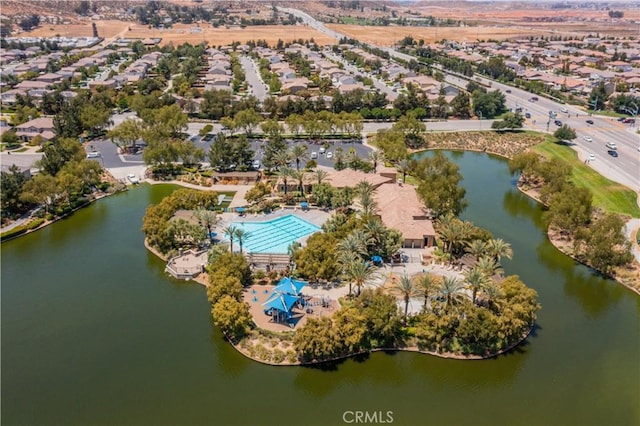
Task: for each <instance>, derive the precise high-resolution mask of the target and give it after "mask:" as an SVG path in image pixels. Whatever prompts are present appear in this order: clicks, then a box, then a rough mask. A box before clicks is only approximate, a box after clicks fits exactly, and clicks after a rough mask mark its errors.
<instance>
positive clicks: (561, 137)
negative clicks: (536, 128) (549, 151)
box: [553, 124, 577, 142]
mask: <svg viewBox="0 0 640 426" xmlns="http://www.w3.org/2000/svg"><path fill="white" fill-rule="evenodd" d="M553 136H554V137H555V138H556V139H558V141H559V142H560V141H572V140H574V139H575V138H576V137H577V135H576V131H575V130H573V129H572V128H571V127H569V126H567V125H566V124H563V125H562V126H561V127H559V128H558V129H557V130H556V131H555V132H554V133H553Z"/></svg>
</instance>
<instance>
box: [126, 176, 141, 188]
mask: <svg viewBox="0 0 640 426" xmlns="http://www.w3.org/2000/svg"><path fill="white" fill-rule="evenodd" d="M127 179H128V180H129V182H131V183H132V184H134V185H137V184H139V183H140V179H138V178H137V177H136V175H134V174H131V175H127Z"/></svg>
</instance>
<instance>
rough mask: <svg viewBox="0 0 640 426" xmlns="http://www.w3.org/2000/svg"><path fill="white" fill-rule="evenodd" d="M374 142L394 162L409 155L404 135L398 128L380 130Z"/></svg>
mask: <svg viewBox="0 0 640 426" xmlns="http://www.w3.org/2000/svg"><path fill="white" fill-rule="evenodd" d="M373 143H374V145H375V146H377V147H378V148H380V150H381V151H382V152H383V153H384V157H385V158H386V159H387V160H389V161H390V162H392V163H397V162H398V161H400V160H401V159H403V158H406V157H407V147H406V145H405V143H404V135H403V134H402V133H401V132H400V131H398V130H386V129H381V130H378V132H377V133H376V136H375V138H374V140H373Z"/></svg>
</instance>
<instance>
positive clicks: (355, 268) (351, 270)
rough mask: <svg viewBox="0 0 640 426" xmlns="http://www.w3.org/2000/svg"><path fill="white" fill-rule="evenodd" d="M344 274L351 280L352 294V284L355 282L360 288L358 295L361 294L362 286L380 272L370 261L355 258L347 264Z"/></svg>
mask: <svg viewBox="0 0 640 426" xmlns="http://www.w3.org/2000/svg"><path fill="white" fill-rule="evenodd" d="M344 275H345V278H346V280H347V281H349V294H351V284H354V285H355V286H356V288H357V289H358V292H357V295H360V293H361V290H362V287H364V286H365V285H366V284H368V283H370V282H371V281H372V280H373V279H375V278H376V277H377V275H378V274H377V272H376V270H375V268H374V267H373V266H372V265H371V264H370V263H369V262H363V261H362V260H360V259H354V260H352V261H351V262H350V263H349V264H347V265H345V269H344Z"/></svg>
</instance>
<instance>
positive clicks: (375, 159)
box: [368, 151, 383, 173]
mask: <svg viewBox="0 0 640 426" xmlns="http://www.w3.org/2000/svg"><path fill="white" fill-rule="evenodd" d="M368 157H369V161H371V165H372V166H373V173H377V172H378V163H379V162H380V161H382V160H383V155H382V152H380V151H370V152H369V156H368Z"/></svg>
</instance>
